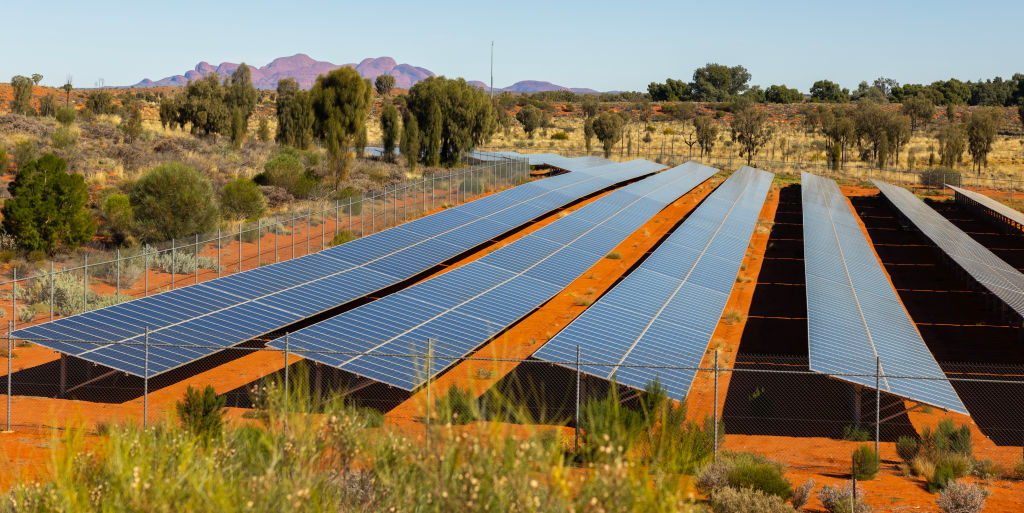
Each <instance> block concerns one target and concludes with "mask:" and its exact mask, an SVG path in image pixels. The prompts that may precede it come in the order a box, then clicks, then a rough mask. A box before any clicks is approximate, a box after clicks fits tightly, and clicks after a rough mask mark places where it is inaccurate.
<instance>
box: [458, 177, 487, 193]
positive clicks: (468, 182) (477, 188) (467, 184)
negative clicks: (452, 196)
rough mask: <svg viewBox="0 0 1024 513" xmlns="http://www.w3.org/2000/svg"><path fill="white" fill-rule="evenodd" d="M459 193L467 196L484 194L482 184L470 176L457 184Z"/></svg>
mask: <svg viewBox="0 0 1024 513" xmlns="http://www.w3.org/2000/svg"><path fill="white" fill-rule="evenodd" d="M459 191H461V192H465V193H466V194H469V195H472V194H480V193H482V192H484V182H483V181H482V180H480V179H479V178H477V177H475V176H471V177H469V178H466V179H464V180H462V183H461V184H459Z"/></svg>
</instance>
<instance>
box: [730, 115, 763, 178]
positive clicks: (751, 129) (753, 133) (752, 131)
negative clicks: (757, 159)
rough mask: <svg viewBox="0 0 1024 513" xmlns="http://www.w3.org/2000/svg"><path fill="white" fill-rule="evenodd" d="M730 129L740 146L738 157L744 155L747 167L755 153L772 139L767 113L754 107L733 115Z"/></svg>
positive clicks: (752, 160)
mask: <svg viewBox="0 0 1024 513" xmlns="http://www.w3.org/2000/svg"><path fill="white" fill-rule="evenodd" d="M731 128H732V131H733V133H734V134H735V137H736V142H737V143H739V146H740V156H741V157H742V156H744V155H746V157H747V165H748V166H749V165H751V164H752V163H753V162H754V156H755V155H757V152H758V151H760V149H761V148H762V147H764V145H766V144H768V141H770V140H771V138H772V127H771V125H769V124H768V113H767V112H765V111H764V110H762V109H758V108H756V107H747V108H745V109H743V110H741V111H739V112H737V113H735V115H734V116H733V119H732V127H731Z"/></svg>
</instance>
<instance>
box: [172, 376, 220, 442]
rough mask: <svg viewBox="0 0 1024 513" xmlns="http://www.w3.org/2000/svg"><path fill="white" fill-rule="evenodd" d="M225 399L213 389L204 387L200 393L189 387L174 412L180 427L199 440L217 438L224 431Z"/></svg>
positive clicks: (207, 386)
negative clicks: (176, 413) (176, 414)
mask: <svg viewBox="0 0 1024 513" xmlns="http://www.w3.org/2000/svg"><path fill="white" fill-rule="evenodd" d="M225 404H227V399H225V398H224V397H220V396H218V395H217V392H215V391H214V390H213V387H212V386H210V385H206V388H204V389H203V390H202V391H199V390H197V389H195V388H192V385H189V387H188V390H185V397H184V398H183V399H182V400H181V401H178V402H177V404H176V405H175V410H176V411H177V412H178V421H179V422H181V426H182V427H183V428H185V429H186V430H188V431H189V432H191V433H192V434H193V435H195V436H197V437H200V438H207V439H209V438H219V437H220V435H221V433H222V432H223V431H224V405H225Z"/></svg>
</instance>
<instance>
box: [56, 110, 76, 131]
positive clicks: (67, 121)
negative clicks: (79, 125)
mask: <svg viewBox="0 0 1024 513" xmlns="http://www.w3.org/2000/svg"><path fill="white" fill-rule="evenodd" d="M54 116H55V117H56V118H57V122H58V123H60V124H61V125H63V126H66V127H67V126H71V124H72V123H74V122H75V118H76V117H77V116H78V113H77V112H76V111H75V109H74V108H73V107H60V108H58V109H57V112H56V114H55V115H54Z"/></svg>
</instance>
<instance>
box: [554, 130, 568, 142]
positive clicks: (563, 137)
mask: <svg viewBox="0 0 1024 513" xmlns="http://www.w3.org/2000/svg"><path fill="white" fill-rule="evenodd" d="M551 139H552V140H555V141H568V140H569V134H567V133H565V132H562V131H558V132H555V133H553V134H551Z"/></svg>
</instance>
